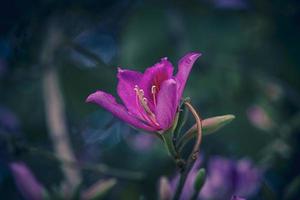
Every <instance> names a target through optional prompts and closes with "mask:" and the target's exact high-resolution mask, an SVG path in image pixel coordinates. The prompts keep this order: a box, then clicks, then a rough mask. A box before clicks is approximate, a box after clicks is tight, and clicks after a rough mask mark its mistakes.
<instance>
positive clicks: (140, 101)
mask: <svg viewBox="0 0 300 200" xmlns="http://www.w3.org/2000/svg"><path fill="white" fill-rule="evenodd" d="M134 91H135V94H136V104H137V107H138V108H139V112H140V114H141V115H142V117H143V118H144V119H145V120H146V121H150V122H151V123H152V124H154V125H155V126H158V127H159V123H157V120H156V116H155V114H154V113H153V112H152V111H151V110H150V108H149V106H148V100H147V98H146V97H144V90H142V89H140V88H139V86H137V85H135V86H134ZM151 93H152V95H153V102H154V105H155V106H156V97H155V94H156V87H155V86H152V88H151Z"/></svg>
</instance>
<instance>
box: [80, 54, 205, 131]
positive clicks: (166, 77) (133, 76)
mask: <svg viewBox="0 0 300 200" xmlns="http://www.w3.org/2000/svg"><path fill="white" fill-rule="evenodd" d="M200 55H201V54H200V53H188V54H187V55H185V56H184V57H183V58H181V59H180V61H179V63H178V73H177V74H176V75H175V76H174V75H173V66H172V64H171V63H170V62H169V61H168V60H167V58H162V59H161V61H160V62H159V63H157V64H155V65H154V66H152V67H149V68H148V69H146V71H145V72H144V73H140V72H137V71H132V70H127V69H121V68H119V69H118V75H117V77H118V79H119V83H118V87H117V92H118V95H119V96H120V98H121V100H122V102H123V104H124V105H122V104H119V103H117V102H116V100H115V98H114V97H113V96H112V95H111V94H108V93H106V92H103V91H96V92H95V93H92V94H91V95H89V96H88V97H87V99H86V102H92V103H96V104H98V105H100V106H101V107H103V108H105V109H106V110H108V111H109V112H111V113H112V114H113V115H114V116H116V117H118V118H120V119H121V120H123V121H125V122H127V123H128V124H130V125H131V126H133V127H135V128H138V129H143V130H146V131H164V130H167V129H169V128H170V127H171V126H172V125H173V123H174V119H175V116H176V112H177V111H178V105H179V103H180V100H181V97H182V93H183V90H184V87H185V84H186V81H187V79H188V76H189V73H190V71H191V69H192V66H193V64H194V62H195V61H196V59H197V58H198V57H199V56H200Z"/></svg>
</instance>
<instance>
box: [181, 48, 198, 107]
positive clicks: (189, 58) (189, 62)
mask: <svg viewBox="0 0 300 200" xmlns="http://www.w3.org/2000/svg"><path fill="white" fill-rule="evenodd" d="M200 56H201V53H196V52H191V53H188V54H186V55H185V56H184V57H183V58H181V59H180V60H179V62H178V72H177V74H176V76H175V77H176V81H177V83H178V92H177V95H178V97H177V98H178V102H179V101H180V98H181V97H182V93H183V90H184V87H185V83H186V81H187V79H188V77H189V74H190V71H191V69H192V67H193V64H194V63H195V61H196V60H197V58H198V57H200Z"/></svg>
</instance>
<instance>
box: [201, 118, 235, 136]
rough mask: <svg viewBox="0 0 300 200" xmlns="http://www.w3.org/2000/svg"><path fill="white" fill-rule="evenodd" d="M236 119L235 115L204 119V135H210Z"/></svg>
mask: <svg viewBox="0 0 300 200" xmlns="http://www.w3.org/2000/svg"><path fill="white" fill-rule="evenodd" d="M234 118H235V116H234V115H222V116H217V117H211V118H207V119H204V120H203V121H202V130H203V134H204V135H208V134H211V133H214V132H216V131H218V130H219V129H220V128H222V127H223V126H225V125H226V124H228V123H230V122H231V121H232V120H234Z"/></svg>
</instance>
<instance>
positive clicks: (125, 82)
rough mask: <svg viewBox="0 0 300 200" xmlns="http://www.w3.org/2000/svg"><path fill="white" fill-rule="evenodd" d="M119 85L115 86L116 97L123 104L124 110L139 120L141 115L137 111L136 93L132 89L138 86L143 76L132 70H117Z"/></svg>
mask: <svg viewBox="0 0 300 200" xmlns="http://www.w3.org/2000/svg"><path fill="white" fill-rule="evenodd" d="M117 76H118V79H119V83H118V86H117V91H118V95H119V96H120V98H121V100H122V101H123V103H124V104H125V106H126V108H127V109H128V111H129V112H131V113H132V114H134V115H136V116H138V117H139V118H140V119H141V113H140V112H139V110H138V106H137V102H136V92H135V91H134V87H135V86H136V85H139V82H140V81H141V79H142V76H143V74H142V73H140V72H136V71H132V70H124V69H121V68H118V75H117Z"/></svg>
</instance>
